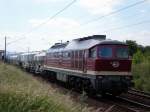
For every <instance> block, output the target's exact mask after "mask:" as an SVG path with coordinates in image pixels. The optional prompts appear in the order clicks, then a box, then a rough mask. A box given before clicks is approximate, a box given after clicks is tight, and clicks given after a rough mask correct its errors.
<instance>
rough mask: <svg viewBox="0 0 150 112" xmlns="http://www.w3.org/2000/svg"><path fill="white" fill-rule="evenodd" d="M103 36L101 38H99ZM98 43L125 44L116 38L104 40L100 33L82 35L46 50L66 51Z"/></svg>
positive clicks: (89, 46) (85, 47) (81, 48)
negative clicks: (89, 35)
mask: <svg viewBox="0 0 150 112" xmlns="http://www.w3.org/2000/svg"><path fill="white" fill-rule="evenodd" d="M100 37H103V38H100ZM98 44H101V45H103V44H107V45H111V44H117V45H126V44H125V43H123V42H120V41H117V40H106V39H105V38H104V35H100V36H99V37H98V36H97V35H96V36H95V37H92V36H91V37H84V38H79V39H74V40H72V41H71V42H67V43H65V44H63V45H62V46H61V45H59V47H51V48H50V49H49V50H48V52H59V51H68V50H86V49H89V48H91V47H93V46H95V45H98Z"/></svg>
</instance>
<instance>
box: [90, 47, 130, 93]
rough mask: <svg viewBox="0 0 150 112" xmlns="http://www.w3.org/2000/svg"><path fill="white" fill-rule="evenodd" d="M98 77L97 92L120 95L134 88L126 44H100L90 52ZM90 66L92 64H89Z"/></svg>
mask: <svg viewBox="0 0 150 112" xmlns="http://www.w3.org/2000/svg"><path fill="white" fill-rule="evenodd" d="M89 57H90V60H93V63H94V68H93V70H94V71H95V74H96V76H97V79H96V80H97V81H96V82H97V84H96V85H97V90H98V91H99V92H102V93H110V94H113V95H118V94H120V93H122V92H126V91H127V90H128V88H129V87H131V86H132V83H131V80H132V75H131V64H132V61H131V59H130V58H129V53H128V46H127V45H125V44H100V45H96V46H94V47H93V48H91V49H90V50H89ZM89 65H90V64H89Z"/></svg>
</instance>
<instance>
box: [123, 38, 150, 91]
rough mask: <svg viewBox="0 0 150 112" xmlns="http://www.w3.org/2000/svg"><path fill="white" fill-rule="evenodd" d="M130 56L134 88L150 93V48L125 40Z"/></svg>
mask: <svg viewBox="0 0 150 112" xmlns="http://www.w3.org/2000/svg"><path fill="white" fill-rule="evenodd" d="M126 43H127V44H128V45H129V54H130V56H132V60H133V61H132V62H133V64H132V73H133V78H134V83H135V88H136V89H139V90H143V91H146V92H150V46H142V45H139V44H137V43H136V41H132V40H127V41H126Z"/></svg>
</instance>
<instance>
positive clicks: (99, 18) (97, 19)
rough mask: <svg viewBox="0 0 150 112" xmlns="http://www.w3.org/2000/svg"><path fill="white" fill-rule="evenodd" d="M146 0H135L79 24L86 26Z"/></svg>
mask: <svg viewBox="0 0 150 112" xmlns="http://www.w3.org/2000/svg"><path fill="white" fill-rule="evenodd" d="M146 1H149V0H141V1H138V2H135V3H133V4H130V5H128V6H125V7H123V8H120V9H118V10H115V11H112V12H110V13H108V14H106V15H103V16H100V17H98V18H95V19H91V20H89V21H87V22H85V23H83V24H82V25H81V26H86V25H88V24H90V23H93V22H96V21H99V20H101V19H103V18H105V17H108V16H110V15H113V14H116V13H119V12H121V11H124V10H127V9H129V8H132V7H135V6H137V5H140V4H142V3H144V2H146Z"/></svg>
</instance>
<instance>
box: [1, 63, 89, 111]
mask: <svg viewBox="0 0 150 112" xmlns="http://www.w3.org/2000/svg"><path fill="white" fill-rule="evenodd" d="M88 111H89V109H88V108H86V106H83V105H82V103H77V102H74V101H72V99H71V98H70V96H69V94H67V93H66V94H63V93H59V92H58V91H57V90H55V89H54V88H52V87H51V86H50V84H48V83H46V82H44V81H39V80H37V79H35V78H34V77H33V76H31V75H29V74H28V73H25V72H23V71H21V70H20V69H18V68H16V67H14V66H10V65H6V64H3V63H0V112H88Z"/></svg>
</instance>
